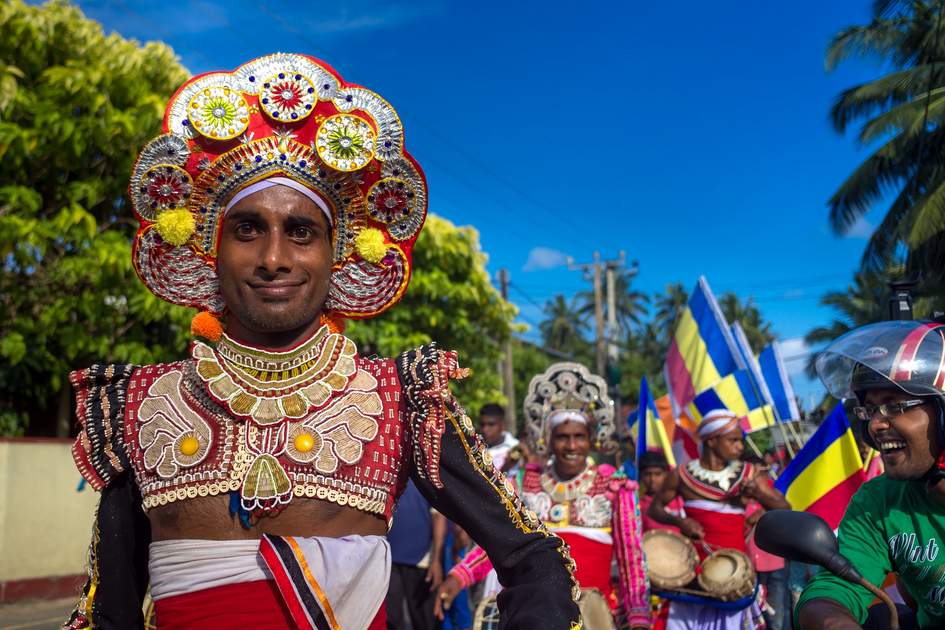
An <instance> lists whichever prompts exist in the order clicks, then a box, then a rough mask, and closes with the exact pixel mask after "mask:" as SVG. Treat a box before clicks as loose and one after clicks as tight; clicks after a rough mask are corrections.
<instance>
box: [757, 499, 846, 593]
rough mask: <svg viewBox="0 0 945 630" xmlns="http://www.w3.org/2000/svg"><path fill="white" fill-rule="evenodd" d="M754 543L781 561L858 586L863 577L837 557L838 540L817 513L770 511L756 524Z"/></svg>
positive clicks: (838, 550)
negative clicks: (810, 567) (815, 568)
mask: <svg viewBox="0 0 945 630" xmlns="http://www.w3.org/2000/svg"><path fill="white" fill-rule="evenodd" d="M755 542H756V543H757V544H758V546H759V547H761V548H762V549H764V550H765V551H767V552H768V553H772V554H774V555H776V556H781V557H782V558H787V559H788V560H794V561H797V562H806V563H807V564H816V565H820V566H822V567H824V568H825V569H827V570H828V571H830V572H831V573H833V574H834V575H836V576H839V577H841V578H843V579H844V580H847V581H849V582H853V583H855V584H859V583H861V582H862V580H863V578H862V577H861V576H860V574H859V572H857V570H856V569H855V568H854V567H853V565H852V564H850V562H849V560H847V559H846V558H844V557H843V556H842V555H840V549H839V546H838V544H837V537H836V536H834V534H833V530H831V529H830V526H829V525H827V523H826V522H825V521H824V519H822V518H820V517H819V516H817V515H816V514H808V513H807V512H795V511H793V510H772V511H770V512H767V513H766V514H765V515H764V516H762V517H761V520H759V521H758V527H757V529H755Z"/></svg>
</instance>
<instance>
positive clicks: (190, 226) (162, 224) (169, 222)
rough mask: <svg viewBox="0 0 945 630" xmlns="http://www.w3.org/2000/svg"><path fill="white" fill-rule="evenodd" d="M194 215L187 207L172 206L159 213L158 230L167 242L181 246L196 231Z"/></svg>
mask: <svg viewBox="0 0 945 630" xmlns="http://www.w3.org/2000/svg"><path fill="white" fill-rule="evenodd" d="M194 229H196V225H195V224H194V217H193V215H192V214H190V211H189V210H187V208H171V209H170V210H165V211H164V212H162V213H161V214H159V215H158V218H157V231H158V234H160V235H161V238H163V239H164V241H165V242H167V243H170V244H171V245H173V246H174V247H180V246H181V245H183V244H184V243H186V242H187V240H188V239H189V238H190V235H191V234H193V233H194Z"/></svg>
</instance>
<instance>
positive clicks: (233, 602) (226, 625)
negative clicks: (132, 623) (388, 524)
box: [154, 580, 387, 630]
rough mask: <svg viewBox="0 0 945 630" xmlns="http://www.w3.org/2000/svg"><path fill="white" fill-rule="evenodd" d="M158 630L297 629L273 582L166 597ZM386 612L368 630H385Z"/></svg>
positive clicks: (158, 606)
mask: <svg viewBox="0 0 945 630" xmlns="http://www.w3.org/2000/svg"><path fill="white" fill-rule="evenodd" d="M154 614H155V616H156V618H157V628H158V630H232V628H253V629H254V630H286V629H287V628H295V627H296V625H295V623H294V622H293V621H292V617H291V616H290V615H289V610H288V609H287V608H286V606H285V603H284V602H283V601H282V597H281V596H280V595H279V589H277V588H276V583H275V582H274V581H273V580H256V581H253V582H241V583H239V584H227V585H226V586H215V587H213V588H207V589H203V590H201V591H195V592H193V593H185V594H183V595H175V596H173V597H164V598H162V599H159V600H157V601H155V602H154ZM386 626H387V612H386V611H385V610H384V606H383V605H381V609H380V610H379V611H377V616H375V617H374V621H372V622H371V625H370V626H368V630H384V628H386Z"/></svg>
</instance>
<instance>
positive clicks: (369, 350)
mask: <svg viewBox="0 0 945 630" xmlns="http://www.w3.org/2000/svg"><path fill="white" fill-rule="evenodd" d="M413 267H414V271H413V277H412V279H411V281H410V286H409V287H408V288H407V292H406V293H405V294H404V297H403V299H402V300H401V302H400V303H399V304H398V305H397V306H395V307H394V308H392V309H391V310H389V311H388V312H386V313H384V314H383V315H380V316H379V317H375V318H373V319H370V320H364V321H355V322H351V323H350V324H349V326H348V329H347V331H346V334H347V335H348V336H349V337H351V338H352V339H353V340H354V341H355V342H357V344H358V348H359V350H360V352H361V353H362V354H363V355H365V356H370V355H371V354H379V355H382V356H396V355H397V354H400V353H401V352H403V351H405V350H409V349H410V348H413V347H415V346H419V345H421V344H425V343H429V342H431V341H436V342H437V344H438V345H439V347H440V348H443V349H447V350H456V351H457V352H458V353H459V359H460V365H462V366H464V367H469V368H472V376H470V377H469V378H468V379H466V380H464V381H460V382H459V383H458V384H456V387H455V393H456V394H457V396H458V397H459V399H460V401H461V402H462V403H463V405H464V406H465V407H466V409H467V411H470V413H475V412H477V411H478V409H479V407H481V406H482V405H483V404H485V403H487V402H495V401H501V402H505V397H504V396H503V394H502V382H501V379H500V377H499V372H498V365H499V360H500V359H501V358H502V356H503V354H502V344H503V343H504V342H505V340H506V339H508V338H509V335H510V334H511V331H512V320H513V319H514V318H515V307H513V306H512V305H511V304H509V303H507V302H505V301H504V300H503V299H502V296H501V295H499V292H498V291H497V290H496V289H495V287H493V286H492V284H491V283H490V281H489V274H488V273H487V272H486V255H485V254H484V253H483V252H482V250H481V249H480V247H479V234H478V232H476V230H475V229H473V228H471V227H456V226H454V225H453V224H452V223H450V222H449V221H447V220H446V219H442V218H440V217H438V216H435V215H430V216H428V217H427V221H426V225H425V226H424V228H423V231H422V232H421V233H420V237H419V238H418V239H417V244H416V247H415V248H414V250H413Z"/></svg>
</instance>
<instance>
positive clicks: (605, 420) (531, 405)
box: [524, 363, 617, 456]
mask: <svg viewBox="0 0 945 630" xmlns="http://www.w3.org/2000/svg"><path fill="white" fill-rule="evenodd" d="M524 408H525V409H524V410H525V422H526V424H527V427H528V437H529V440H530V441H531V442H532V444H533V445H534V447H535V450H536V452H537V453H538V454H539V455H542V456H545V455H547V454H548V447H549V444H550V443H551V432H552V430H553V429H554V428H555V427H556V426H558V425H560V424H563V423H564V422H568V421H572V422H580V423H582V424H586V425H587V426H588V433H589V434H590V436H591V439H592V440H593V444H594V448H595V450H597V451H599V452H602V453H611V452H613V451H614V450H616V448H617V442H616V441H615V440H614V401H613V400H612V399H611V398H610V396H609V395H608V394H607V382H606V381H604V379H602V378H601V377H599V376H597V375H596V374H591V373H590V372H589V371H588V369H587V368H585V367H584V366H583V365H578V364H577V363H555V364H554V365H552V366H551V367H549V368H548V369H547V370H545V372H544V373H543V374H539V375H537V376H535V377H534V378H532V380H531V383H529V385H528V394H526V396H525V405H524Z"/></svg>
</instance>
